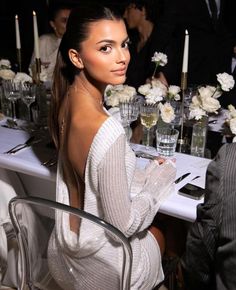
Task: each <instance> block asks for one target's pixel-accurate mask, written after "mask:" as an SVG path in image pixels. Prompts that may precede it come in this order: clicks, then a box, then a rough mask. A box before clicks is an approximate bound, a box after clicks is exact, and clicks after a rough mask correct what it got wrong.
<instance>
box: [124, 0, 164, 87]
mask: <svg viewBox="0 0 236 290" xmlns="http://www.w3.org/2000/svg"><path fill="white" fill-rule="evenodd" d="M164 7H165V6H164V1H163V0H131V1H129V2H128V3H127V5H126V7H125V10H124V18H125V20H126V23H127V27H128V29H129V31H128V33H129V37H130V55H131V61H130V64H129V67H128V71H127V79H126V83H127V84H128V85H130V86H133V87H135V88H138V87H139V86H140V85H143V84H145V83H146V82H147V81H150V79H151V77H152V75H153V72H154V68H155V64H154V62H152V61H151V58H152V57H153V55H154V53H155V52H156V51H157V52H163V53H165V49H166V46H167V44H168V42H169V40H170V38H169V34H168V31H167V30H166V29H165V27H164V26H163V22H162V20H163V19H164ZM155 77H158V78H160V80H162V81H163V82H164V83H166V81H165V78H164V76H163V74H162V73H160V70H157V72H156V75H155Z"/></svg>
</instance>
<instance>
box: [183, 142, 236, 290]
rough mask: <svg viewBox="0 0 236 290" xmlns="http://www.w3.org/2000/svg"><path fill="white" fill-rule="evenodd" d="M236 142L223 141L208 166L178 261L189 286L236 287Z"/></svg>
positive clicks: (191, 289) (216, 289) (208, 288)
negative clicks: (193, 216) (181, 255)
mask: <svg viewBox="0 0 236 290" xmlns="http://www.w3.org/2000/svg"><path fill="white" fill-rule="evenodd" d="M235 160H236V144H235V143H232V144H225V145H224V146H223V147H221V149H220V150H219V152H218V154H217V156H216V157H215V159H214V160H213V161H211V163H210V164H209V166H208V170H207V175H206V191H205V198H204V203H203V204H200V205H199V206H198V208H197V219H196V221H195V222H194V224H193V225H192V226H191V228H190V230H189V233H188V237H187V243H186V252H185V255H184V256H183V257H182V261H181V265H182V271H183V278H184V282H185V285H186V289H188V290H195V289H196V290H199V289H201V290H205V289H206V290H211V289H212V290H213V289H214V290H226V289H235V287H236V211H235V208H236V179H235V176H236V166H235Z"/></svg>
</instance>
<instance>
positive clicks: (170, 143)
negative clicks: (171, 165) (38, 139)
mask: <svg viewBox="0 0 236 290" xmlns="http://www.w3.org/2000/svg"><path fill="white" fill-rule="evenodd" d="M178 136H179V131H178V130H176V129H174V128H157V130H156V146H157V152H158V153H159V155H160V156H164V157H171V156H173V155H174V152H175V149H176V144H177V140H178Z"/></svg>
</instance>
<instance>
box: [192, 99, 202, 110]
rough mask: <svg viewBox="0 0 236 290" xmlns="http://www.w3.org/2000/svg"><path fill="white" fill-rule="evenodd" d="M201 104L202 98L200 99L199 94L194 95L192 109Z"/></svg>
mask: <svg viewBox="0 0 236 290" xmlns="http://www.w3.org/2000/svg"><path fill="white" fill-rule="evenodd" d="M200 105H201V100H200V99H199V97H198V96H193V97H192V102H191V104H190V109H191V108H192V109H194V108H196V107H200Z"/></svg>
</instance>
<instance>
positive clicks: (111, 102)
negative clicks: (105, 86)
mask: <svg viewBox="0 0 236 290" xmlns="http://www.w3.org/2000/svg"><path fill="white" fill-rule="evenodd" d="M106 104H107V105H108V106H111V107H118V106H119V99H118V98H117V97H116V96H114V95H111V96H109V97H107V98H106Z"/></svg>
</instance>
